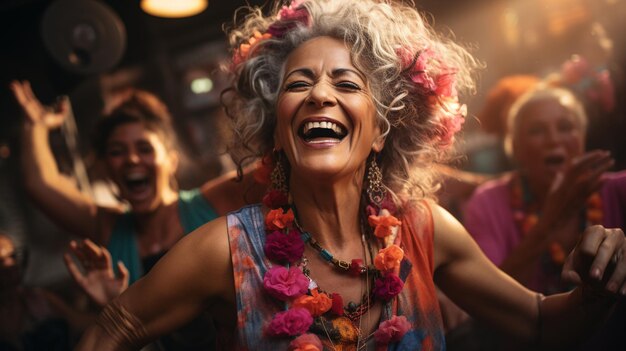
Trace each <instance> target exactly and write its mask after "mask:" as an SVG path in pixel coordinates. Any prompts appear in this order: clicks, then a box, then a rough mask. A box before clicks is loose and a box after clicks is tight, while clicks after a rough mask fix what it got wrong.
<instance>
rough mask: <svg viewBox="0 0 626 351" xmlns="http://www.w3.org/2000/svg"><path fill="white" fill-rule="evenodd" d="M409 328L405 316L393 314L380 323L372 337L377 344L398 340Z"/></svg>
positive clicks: (409, 323)
mask: <svg viewBox="0 0 626 351" xmlns="http://www.w3.org/2000/svg"><path fill="white" fill-rule="evenodd" d="M410 329H411V322H409V321H408V320H407V319H406V317H405V316H393V317H391V319H389V320H387V321H384V322H382V323H380V325H379V326H378V329H377V330H376V331H375V332H374V339H375V340H376V342H377V343H378V344H389V343H392V342H398V341H400V340H402V337H403V336H404V334H406V333H407V332H408V331H409V330H410Z"/></svg>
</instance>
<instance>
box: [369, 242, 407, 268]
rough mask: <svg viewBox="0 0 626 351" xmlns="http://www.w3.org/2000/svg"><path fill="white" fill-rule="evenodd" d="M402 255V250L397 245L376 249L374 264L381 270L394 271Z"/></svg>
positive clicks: (398, 266) (398, 265)
mask: <svg viewBox="0 0 626 351" xmlns="http://www.w3.org/2000/svg"><path fill="white" fill-rule="evenodd" d="M403 257H404V251H403V250H402V249H401V248H400V246H398V245H391V246H389V247H386V248H384V249H381V250H380V251H378V255H376V258H374V265H375V266H376V268H377V269H378V270H379V271H381V272H394V271H396V270H397V269H398V268H400V261H402V258H403Z"/></svg>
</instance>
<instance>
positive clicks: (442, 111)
mask: <svg viewBox="0 0 626 351" xmlns="http://www.w3.org/2000/svg"><path fill="white" fill-rule="evenodd" d="M437 103H438V104H439V105H440V106H439V109H438V111H436V113H435V114H436V118H438V119H439V123H440V125H441V127H440V130H439V136H438V139H439V143H440V145H441V146H443V147H448V146H451V145H452V144H453V143H454V135H455V134H456V133H457V132H458V131H460V130H461V126H463V123H464V122H465V116H466V115H467V106H466V105H465V104H460V103H459V100H458V98H456V97H453V98H443V99H441V100H439V101H438V102H437Z"/></svg>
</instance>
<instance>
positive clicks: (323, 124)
mask: <svg viewBox="0 0 626 351" xmlns="http://www.w3.org/2000/svg"><path fill="white" fill-rule="evenodd" d="M298 135H299V136H300V137H301V138H302V139H303V140H304V141H305V142H306V143H310V144H323V143H335V144H336V143H339V142H341V140H343V138H345V137H346V135H348V130H347V128H346V127H345V126H344V125H342V124H341V123H339V122H335V121H328V120H325V121H311V120H308V121H304V122H303V123H302V125H300V128H298Z"/></svg>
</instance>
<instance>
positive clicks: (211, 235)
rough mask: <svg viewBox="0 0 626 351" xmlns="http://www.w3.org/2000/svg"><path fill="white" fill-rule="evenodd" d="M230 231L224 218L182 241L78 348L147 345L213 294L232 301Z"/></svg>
mask: <svg viewBox="0 0 626 351" xmlns="http://www.w3.org/2000/svg"><path fill="white" fill-rule="evenodd" d="M226 230H227V228H226V218H225V217H220V218H218V219H216V220H214V221H211V222H209V223H207V224H205V225H204V226H202V227H200V228H198V229H197V230H195V231H194V232H192V233H191V234H189V235H187V236H185V237H184V238H183V239H181V240H180V241H179V242H178V243H177V244H176V245H175V246H174V247H173V248H172V249H171V250H170V251H169V252H168V253H167V254H166V255H165V257H163V258H162V259H161V260H160V261H159V262H158V263H157V265H156V266H154V268H153V269H152V270H151V271H150V273H149V274H148V275H146V276H145V277H143V278H142V279H140V280H139V281H137V282H136V283H135V284H133V285H132V286H130V287H129V288H128V289H127V290H126V291H125V292H124V293H123V294H122V295H121V296H120V297H119V299H117V300H115V301H114V302H113V304H112V305H109V306H108V307H107V308H106V309H105V311H104V312H103V313H102V314H101V315H100V317H99V323H98V324H96V325H95V326H92V327H91V328H89V330H88V331H87V332H86V333H85V335H84V336H83V338H82V339H81V342H80V343H79V346H78V348H77V350H125V349H127V348H129V346H130V345H132V346H134V347H137V346H140V345H144V344H146V343H148V342H149V341H150V340H153V339H155V338H156V337H158V336H159V335H162V334H164V333H167V332H169V331H172V330H175V329H176V328H177V327H179V326H181V325H183V324H184V323H185V322H187V321H189V320H191V319H192V318H193V317H194V316H196V315H197V314H198V313H200V312H201V311H202V310H204V309H205V308H206V307H207V304H208V303H209V302H210V301H211V300H212V299H213V298H223V299H225V300H227V301H233V298H234V292H233V289H234V285H233V284H234V283H233V276H232V268H231V261H230V249H229V244H228V237H227V233H226ZM113 307H115V308H113Z"/></svg>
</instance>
